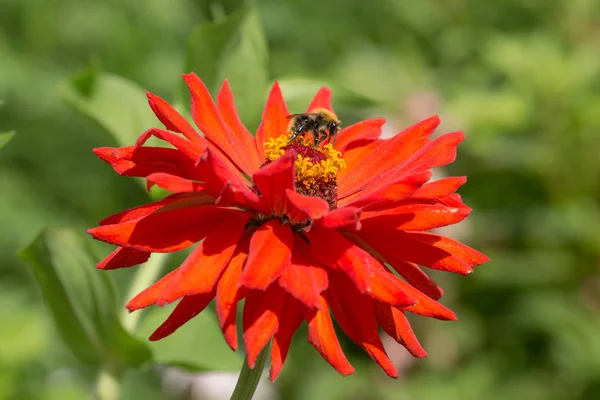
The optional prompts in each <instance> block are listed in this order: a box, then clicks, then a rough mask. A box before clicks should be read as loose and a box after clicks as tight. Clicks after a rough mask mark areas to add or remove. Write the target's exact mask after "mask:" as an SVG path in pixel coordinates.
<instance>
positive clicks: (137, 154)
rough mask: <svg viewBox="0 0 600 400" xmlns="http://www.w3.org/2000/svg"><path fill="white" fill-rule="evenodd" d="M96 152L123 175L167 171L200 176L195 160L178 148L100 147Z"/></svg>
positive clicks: (183, 175) (142, 175)
mask: <svg viewBox="0 0 600 400" xmlns="http://www.w3.org/2000/svg"><path fill="white" fill-rule="evenodd" d="M94 153H95V154H96V155H97V156H98V157H100V158H101V159H102V160H103V161H105V162H107V163H108V164H109V165H110V166H111V167H112V168H113V169H114V170H115V172H116V173H118V174H119V175H123V176H139V177H146V176H148V175H150V174H153V173H155V172H165V173H168V174H171V175H177V176H181V177H183V178H188V179H195V178H197V177H198V173H197V170H196V166H195V165H194V162H193V161H192V160H191V159H190V158H189V157H186V156H185V155H184V154H183V153H182V152H180V151H179V150H176V149H167V148H164V147H136V146H128V147H120V148H117V147H100V148H96V149H94Z"/></svg>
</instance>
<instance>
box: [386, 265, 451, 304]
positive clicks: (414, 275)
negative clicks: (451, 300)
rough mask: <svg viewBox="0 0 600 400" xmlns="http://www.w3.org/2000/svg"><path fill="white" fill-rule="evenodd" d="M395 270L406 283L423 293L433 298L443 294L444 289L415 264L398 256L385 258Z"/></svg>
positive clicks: (435, 298)
mask: <svg viewBox="0 0 600 400" xmlns="http://www.w3.org/2000/svg"><path fill="white" fill-rule="evenodd" d="M385 260H386V261H387V262H388V264H390V266H391V267H392V268H394V270H395V271H396V272H398V273H399V274H400V276H402V277H403V278H404V279H406V281H407V282H408V283H410V284H411V285H412V286H414V287H415V288H417V289H418V290H420V291H421V292H423V293H425V294H426V295H427V296H429V297H431V298H432V299H434V300H438V299H439V298H440V297H442V296H443V295H444V290H443V289H442V288H441V287H439V286H438V285H437V284H436V283H435V282H434V281H433V280H432V279H431V278H430V277H429V276H428V275H427V274H426V273H425V272H423V270H422V269H421V268H419V266H418V265H417V264H414V263H409V262H407V261H404V260H400V259H398V258H394V257H390V258H386V259H385Z"/></svg>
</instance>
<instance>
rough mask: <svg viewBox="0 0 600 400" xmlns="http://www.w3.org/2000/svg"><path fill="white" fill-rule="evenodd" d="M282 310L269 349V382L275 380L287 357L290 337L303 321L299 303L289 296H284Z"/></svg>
mask: <svg viewBox="0 0 600 400" xmlns="http://www.w3.org/2000/svg"><path fill="white" fill-rule="evenodd" d="M283 310H285V312H281V313H280V314H279V328H278V329H277V332H276V333H275V336H273V346H272V347H271V370H270V373H269V379H270V380H271V381H275V379H277V376H278V375H279V372H280V371H281V367H283V363H284V362H285V359H286V357H287V353H288V350H289V348H290V344H291V342H292V337H293V336H294V333H295V332H296V331H297V330H298V327H300V324H301V323H302V321H303V320H304V314H303V313H302V307H301V305H300V303H299V302H298V301H297V300H295V299H294V298H292V297H291V296H285V304H284V306H283Z"/></svg>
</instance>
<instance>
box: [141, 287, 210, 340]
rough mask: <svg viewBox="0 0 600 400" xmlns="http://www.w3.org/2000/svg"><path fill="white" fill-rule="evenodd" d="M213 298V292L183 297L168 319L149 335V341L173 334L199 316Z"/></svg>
mask: <svg viewBox="0 0 600 400" xmlns="http://www.w3.org/2000/svg"><path fill="white" fill-rule="evenodd" d="M214 297H215V291H214V290H213V291H211V292H208V293H202V294H197V295H193V296H185V297H184V298H183V299H181V301H180V302H179V304H177V307H175V309H174V310H173V312H172V313H171V315H169V318H167V320H166V321H165V322H163V323H162V325H161V326H159V327H158V328H157V329H156V330H155V331H154V333H152V335H150V340H151V341H155V340H160V339H162V338H164V337H167V336H169V335H170V334H172V333H173V332H175V331H176V330H177V329H179V328H180V327H181V326H182V325H183V324H185V323H186V322H188V321H189V320H190V319H192V318H194V317H195V316H196V315H198V314H200V313H201V312H202V311H203V310H204V309H205V308H206V306H207V305H208V304H209V303H210V302H211V301H212V299H213V298H214Z"/></svg>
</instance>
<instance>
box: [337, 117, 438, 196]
mask: <svg viewBox="0 0 600 400" xmlns="http://www.w3.org/2000/svg"><path fill="white" fill-rule="evenodd" d="M439 123H440V120H439V118H438V117H431V118H429V119H426V120H424V121H421V122H419V123H418V124H415V125H413V126H411V127H409V128H407V129H405V130H404V131H402V132H400V133H399V134H397V135H396V136H394V137H393V138H391V139H389V140H384V141H381V143H380V144H379V146H377V148H375V149H374V150H373V151H371V152H370V153H369V154H368V156H367V157H365V159H364V161H363V162H361V163H360V166H357V167H356V168H354V169H353V170H350V169H349V168H348V174H347V175H345V176H344V177H343V178H340V180H339V187H338V193H339V194H338V198H340V199H341V198H344V197H347V196H349V195H351V194H354V193H356V192H357V191H359V190H362V189H363V188H365V187H366V186H367V185H369V184H370V183H372V182H377V184H380V183H385V182H388V181H393V180H398V179H399V177H398V179H390V180H386V181H385V182H383V181H382V179H383V178H384V177H386V175H389V174H390V171H391V170H393V169H394V168H395V167H396V166H398V165H401V164H403V163H404V162H405V161H406V160H408V159H409V158H410V157H411V156H412V155H413V154H414V153H416V152H417V151H419V149H421V148H422V147H423V146H424V145H426V144H427V142H428V141H429V136H430V135H431V134H432V133H433V131H434V130H435V128H436V127H437V126H438V125H439ZM365 150H366V149H365ZM344 160H345V157H344ZM346 165H348V164H346ZM423 169H427V168H423Z"/></svg>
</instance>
